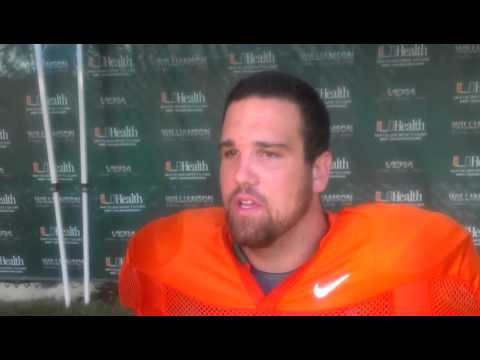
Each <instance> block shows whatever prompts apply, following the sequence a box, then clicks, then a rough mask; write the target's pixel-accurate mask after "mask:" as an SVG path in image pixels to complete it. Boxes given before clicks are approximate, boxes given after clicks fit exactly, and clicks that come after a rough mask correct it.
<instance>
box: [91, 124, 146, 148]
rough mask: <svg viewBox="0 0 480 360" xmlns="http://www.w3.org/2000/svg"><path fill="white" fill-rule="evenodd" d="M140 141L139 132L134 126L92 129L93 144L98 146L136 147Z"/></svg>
mask: <svg viewBox="0 0 480 360" xmlns="http://www.w3.org/2000/svg"><path fill="white" fill-rule="evenodd" d="M140 141H141V140H140V137H139V131H138V129H137V128H136V127H135V126H134V125H131V126H129V125H127V126H124V127H118V126H107V127H96V128H95V129H94V135H93V142H94V143H95V144H96V145H98V146H105V147H110V146H111V147H116V146H137V144H138V143H139V142H140Z"/></svg>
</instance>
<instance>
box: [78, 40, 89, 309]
mask: <svg viewBox="0 0 480 360" xmlns="http://www.w3.org/2000/svg"><path fill="white" fill-rule="evenodd" d="M83 75H84V73H83V47H82V44H77V84H78V117H79V129H80V182H81V186H82V228H83V300H84V303H85V304H89V303H90V253H89V230H88V225H89V221H88V220H89V219H88V193H87V191H88V189H87V184H88V177H87V175H88V173H87V137H86V130H85V127H86V125H85V87H84V81H83V80H84V76H83Z"/></svg>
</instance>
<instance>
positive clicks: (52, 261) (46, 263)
mask: <svg viewBox="0 0 480 360" xmlns="http://www.w3.org/2000/svg"><path fill="white" fill-rule="evenodd" d="M65 262H66V263H67V265H68V266H69V267H70V266H71V267H77V268H79V267H82V266H83V259H71V258H67V259H66V260H65ZM42 265H43V267H44V268H46V269H57V268H59V267H60V258H56V257H55V258H51V257H46V258H42Z"/></svg>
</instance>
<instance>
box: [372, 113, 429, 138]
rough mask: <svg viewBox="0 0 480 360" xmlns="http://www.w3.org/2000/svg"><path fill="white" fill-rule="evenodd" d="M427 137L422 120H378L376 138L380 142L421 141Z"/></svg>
mask: <svg viewBox="0 0 480 360" xmlns="http://www.w3.org/2000/svg"><path fill="white" fill-rule="evenodd" d="M425 136H427V131H426V125H425V122H424V121H423V120H422V118H411V119H398V120H378V121H377V123H376V128H375V137H376V138H377V139H378V140H380V141H419V140H423V138H424V137H425Z"/></svg>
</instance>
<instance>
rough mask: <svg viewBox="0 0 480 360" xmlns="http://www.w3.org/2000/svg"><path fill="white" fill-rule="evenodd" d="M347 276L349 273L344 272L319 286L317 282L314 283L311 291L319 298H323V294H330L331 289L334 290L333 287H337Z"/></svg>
mask: <svg viewBox="0 0 480 360" xmlns="http://www.w3.org/2000/svg"><path fill="white" fill-rule="evenodd" d="M349 276H350V274H345V275H343V276H342V277H339V278H338V279H337V280H335V281H332V282H331V283H328V284H327V285H325V286H319V285H318V284H315V287H314V288H313V293H314V294H315V296H316V297H317V298H319V299H321V298H324V297H325V296H327V295H328V294H330V293H331V292H332V291H333V290H335V288H337V287H338V286H339V285H340V284H341V283H342V282H344V281H345V280H346V279H347V278H348V277H349Z"/></svg>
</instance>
